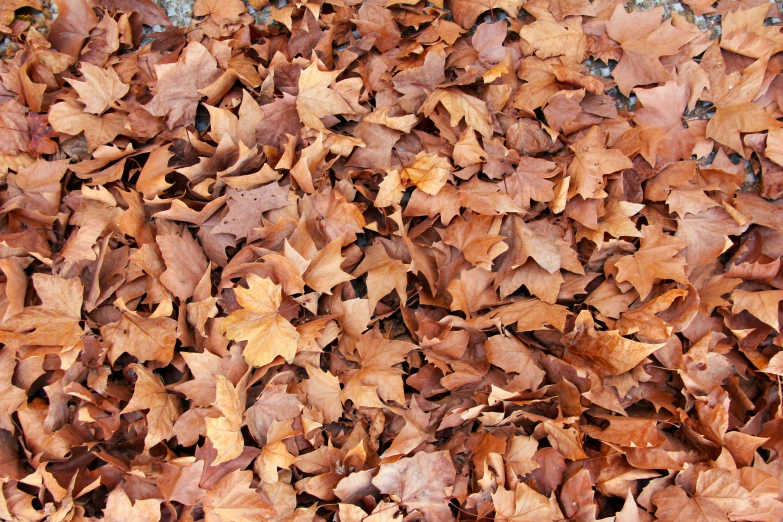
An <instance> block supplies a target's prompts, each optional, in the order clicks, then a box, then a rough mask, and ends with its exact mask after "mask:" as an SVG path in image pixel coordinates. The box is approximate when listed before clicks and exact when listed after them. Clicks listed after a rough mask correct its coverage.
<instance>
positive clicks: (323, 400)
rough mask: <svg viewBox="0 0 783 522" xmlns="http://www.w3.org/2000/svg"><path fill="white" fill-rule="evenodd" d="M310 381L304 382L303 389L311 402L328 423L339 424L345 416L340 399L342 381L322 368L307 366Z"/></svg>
mask: <svg viewBox="0 0 783 522" xmlns="http://www.w3.org/2000/svg"><path fill="white" fill-rule="evenodd" d="M307 375H308V376H309V378H308V379H306V380H303V381H302V389H303V390H304V392H305V393H306V394H307V396H308V397H309V399H310V402H312V403H313V405H314V406H315V407H317V408H320V409H321V411H323V413H324V419H325V420H326V421H327V422H337V421H338V420H339V419H340V417H341V416H342V414H343V405H342V400H341V399H340V393H341V391H340V380H339V379H338V378H337V377H336V376H334V375H332V374H331V373H329V372H324V371H322V370H321V369H320V368H315V367H314V366H309V365H308V366H307Z"/></svg>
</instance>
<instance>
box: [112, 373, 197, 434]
mask: <svg viewBox="0 0 783 522" xmlns="http://www.w3.org/2000/svg"><path fill="white" fill-rule="evenodd" d="M131 368H133V371H134V372H136V386H135V387H134V388H133V397H132V398H131V400H130V402H129V403H128V405H127V406H125V409H124V410H122V412H123V413H131V412H134V411H141V410H149V411H148V412H147V436H146V437H145V438H144V448H145V449H150V448H151V447H153V446H154V445H156V444H157V443H158V442H160V441H163V440H168V439H169V438H171V436H172V429H173V428H174V421H176V420H177V418H178V417H179V416H180V415H182V404H181V402H180V400H179V399H178V398H177V397H176V396H174V395H172V394H170V393H168V392H167V391H166V388H164V387H163V382H161V380H160V377H158V376H157V375H156V374H154V373H152V372H151V371H150V370H149V369H147V368H146V367H145V366H143V365H141V364H132V365H131Z"/></svg>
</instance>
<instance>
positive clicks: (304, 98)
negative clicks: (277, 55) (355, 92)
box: [296, 61, 354, 132]
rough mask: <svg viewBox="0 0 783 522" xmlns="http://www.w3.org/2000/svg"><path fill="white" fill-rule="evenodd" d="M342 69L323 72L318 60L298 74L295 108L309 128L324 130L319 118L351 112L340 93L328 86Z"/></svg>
mask: <svg viewBox="0 0 783 522" xmlns="http://www.w3.org/2000/svg"><path fill="white" fill-rule="evenodd" d="M341 73H342V71H328V72H324V71H321V70H320V69H319V68H318V62H317V61H314V62H312V63H311V64H310V65H309V66H308V67H307V69H305V70H304V71H302V74H301V76H299V94H297V96H296V110H297V112H298V113H299V117H300V118H301V120H302V123H304V124H305V126H307V127H308V128H310V129H316V130H320V131H324V132H325V131H326V127H324V125H323V123H322V122H321V118H325V117H327V116H331V115H334V114H353V113H354V112H353V109H351V106H350V105H348V103H346V101H345V100H344V99H343V97H342V96H340V94H339V93H338V92H337V91H335V90H334V89H331V88H330V87H329V86H330V85H331V84H333V83H334V81H335V80H336V79H337V77H338V76H340V74H341Z"/></svg>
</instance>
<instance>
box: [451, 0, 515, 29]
mask: <svg viewBox="0 0 783 522" xmlns="http://www.w3.org/2000/svg"><path fill="white" fill-rule="evenodd" d="M524 4H525V2H524V0H449V5H450V6H451V14H452V16H453V17H454V21H455V22H457V23H458V24H459V25H461V26H462V27H464V28H465V29H470V28H471V27H473V24H475V23H476V19H478V17H479V15H480V14H481V13H484V12H486V11H491V10H493V9H502V10H503V11H505V12H506V13H508V14H509V15H510V16H511V17H512V18H516V17H517V15H519V9H520V8H521V7H522V6H523V5H524Z"/></svg>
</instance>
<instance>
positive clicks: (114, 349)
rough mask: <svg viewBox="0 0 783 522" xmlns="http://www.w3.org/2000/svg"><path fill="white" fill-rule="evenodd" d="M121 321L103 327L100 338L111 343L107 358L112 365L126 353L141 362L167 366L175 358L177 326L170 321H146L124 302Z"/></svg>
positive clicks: (160, 319) (146, 319) (146, 318)
mask: <svg viewBox="0 0 783 522" xmlns="http://www.w3.org/2000/svg"><path fill="white" fill-rule="evenodd" d="M117 305H118V306H119V307H120V311H121V314H122V315H121V317H120V320H119V321H116V322H113V323H109V324H107V325H105V326H103V327H101V335H102V336H103V338H104V339H105V340H106V341H107V342H109V343H111V347H110V348H109V351H108V354H107V355H108V357H109V359H110V360H112V361H116V360H117V358H118V357H119V356H120V355H121V354H123V353H127V354H129V355H132V356H134V357H135V358H136V359H137V360H138V361H140V362H145V361H159V362H161V363H164V364H168V363H169V362H171V359H172V357H174V345H175V343H176V341H177V323H176V321H174V320H173V319H171V318H169V317H144V316H142V315H139V314H137V313H136V312H133V311H131V310H128V309H127V308H125V306H124V304H123V303H122V302H121V301H118V302H117Z"/></svg>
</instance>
